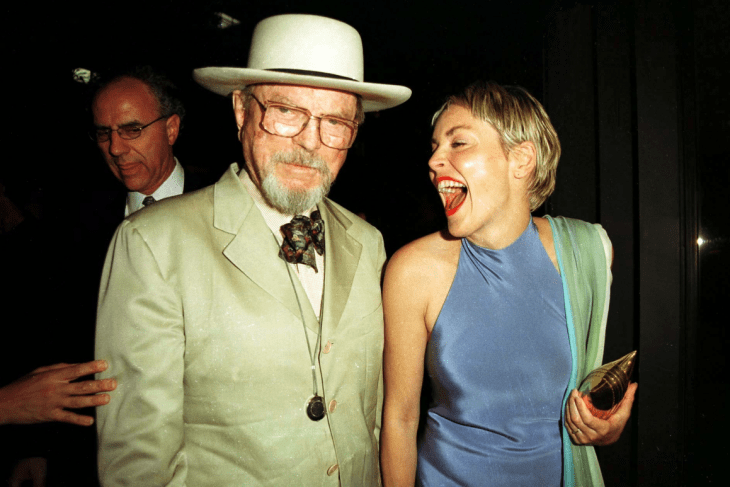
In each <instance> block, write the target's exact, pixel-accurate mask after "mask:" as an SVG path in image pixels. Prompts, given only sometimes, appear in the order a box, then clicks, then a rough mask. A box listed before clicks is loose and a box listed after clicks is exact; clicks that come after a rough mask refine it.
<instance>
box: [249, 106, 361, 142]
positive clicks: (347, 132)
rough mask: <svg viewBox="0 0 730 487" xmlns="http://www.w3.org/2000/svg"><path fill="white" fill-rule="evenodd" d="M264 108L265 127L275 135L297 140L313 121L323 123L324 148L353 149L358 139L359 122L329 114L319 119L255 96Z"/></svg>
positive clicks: (320, 135)
mask: <svg viewBox="0 0 730 487" xmlns="http://www.w3.org/2000/svg"><path fill="white" fill-rule="evenodd" d="M251 97H252V98H253V99H254V100H256V103H258V104H259V106H260V107H261V111H262V112H263V114H264V117H263V120H262V121H261V126H262V127H263V128H264V130H266V131H267V132H268V133H270V134H271V135H278V136H281V137H289V138H291V137H296V136H297V135H299V134H301V133H302V130H304V128H305V127H306V126H307V124H308V123H309V121H310V120H312V119H315V120H319V138H320V140H321V141H322V143H323V144H324V145H326V146H327V147H331V148H332V149H338V150H343V149H349V148H350V147H352V143H353V142H354V140H355V135H356V134H357V126H358V123H357V122H355V121H352V120H345V119H342V118H338V117H332V116H329V115H326V116H324V117H315V116H314V115H312V112H310V111H309V110H307V109H306V108H299V107H293V106H290V105H284V104H283V103H276V102H270V101H269V102H266V103H261V102H260V101H259V99H258V98H256V97H255V96H253V95H251Z"/></svg>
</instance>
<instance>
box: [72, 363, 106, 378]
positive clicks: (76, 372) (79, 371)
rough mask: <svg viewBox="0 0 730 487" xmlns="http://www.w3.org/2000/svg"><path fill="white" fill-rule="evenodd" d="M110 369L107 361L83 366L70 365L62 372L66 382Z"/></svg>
mask: <svg viewBox="0 0 730 487" xmlns="http://www.w3.org/2000/svg"><path fill="white" fill-rule="evenodd" d="M108 367H109V364H108V363H107V361H106V360H92V361H91V362H85V363H83V364H75V365H69V366H67V367H66V368H64V369H63V370H62V372H63V377H62V378H63V379H64V380H74V379H78V378H79V377H83V376H85V375H91V374H97V373H99V372H103V371H105V370H106V369H107V368H108Z"/></svg>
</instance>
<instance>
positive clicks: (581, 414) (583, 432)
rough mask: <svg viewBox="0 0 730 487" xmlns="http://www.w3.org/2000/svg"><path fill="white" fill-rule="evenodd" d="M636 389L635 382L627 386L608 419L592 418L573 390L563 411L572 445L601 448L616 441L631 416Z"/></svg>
mask: <svg viewBox="0 0 730 487" xmlns="http://www.w3.org/2000/svg"><path fill="white" fill-rule="evenodd" d="M637 387H638V384H636V383H635V382H634V383H633V384H630V385H629V388H628V389H627V391H626V394H625V395H624V398H623V399H622V400H621V403H620V404H619V407H618V409H617V410H616V412H615V413H613V414H612V415H611V417H609V418H608V419H600V418H597V417H595V416H593V415H592V414H591V412H590V410H589V409H588V406H586V404H585V403H584V402H583V398H582V397H581V395H580V393H579V392H578V391H577V390H576V389H573V391H572V392H571V393H570V397H569V398H568V402H567V405H566V410H565V427H566V428H567V429H568V434H569V435H570V439H571V440H573V443H575V444H576V445H594V446H603V445H610V444H612V443H615V442H616V441H618V439H619V437H621V433H622V432H623V430H624V427H625V426H626V423H627V422H628V420H629V417H630V416H631V406H632V405H633V404H634V395H635V394H636V388H637Z"/></svg>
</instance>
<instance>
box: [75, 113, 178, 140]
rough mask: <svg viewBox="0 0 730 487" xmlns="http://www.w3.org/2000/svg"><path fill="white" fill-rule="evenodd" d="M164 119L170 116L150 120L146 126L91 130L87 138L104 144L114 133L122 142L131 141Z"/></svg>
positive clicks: (134, 124)
mask: <svg viewBox="0 0 730 487" xmlns="http://www.w3.org/2000/svg"><path fill="white" fill-rule="evenodd" d="M166 118H170V115H165V116H162V117H160V118H157V119H155V120H152V121H151V122H150V123H148V124H147V125H140V124H138V123H130V124H127V125H122V126H121V127H119V128H118V129H116V130H112V129H110V128H93V129H91V130H90V131H89V137H91V140H94V141H96V142H106V141H107V140H109V139H111V137H112V132H116V133H118V134H119V137H121V138H123V139H124V140H132V139H136V138H137V137H139V136H140V135H142V130H144V129H146V128H147V127H149V126H150V125H152V124H153V123H156V122H159V121H160V120H164V119H166Z"/></svg>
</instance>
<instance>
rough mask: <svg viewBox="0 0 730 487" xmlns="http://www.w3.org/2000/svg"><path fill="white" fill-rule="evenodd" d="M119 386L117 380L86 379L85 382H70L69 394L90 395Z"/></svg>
mask: <svg viewBox="0 0 730 487" xmlns="http://www.w3.org/2000/svg"><path fill="white" fill-rule="evenodd" d="M116 388H117V380H116V379H114V378H111V379H102V380H85V381H83V382H74V383H71V384H69V390H68V392H69V395H76V396H81V395H88V394H96V393H97V392H107V391H113V390H114V389H116Z"/></svg>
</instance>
